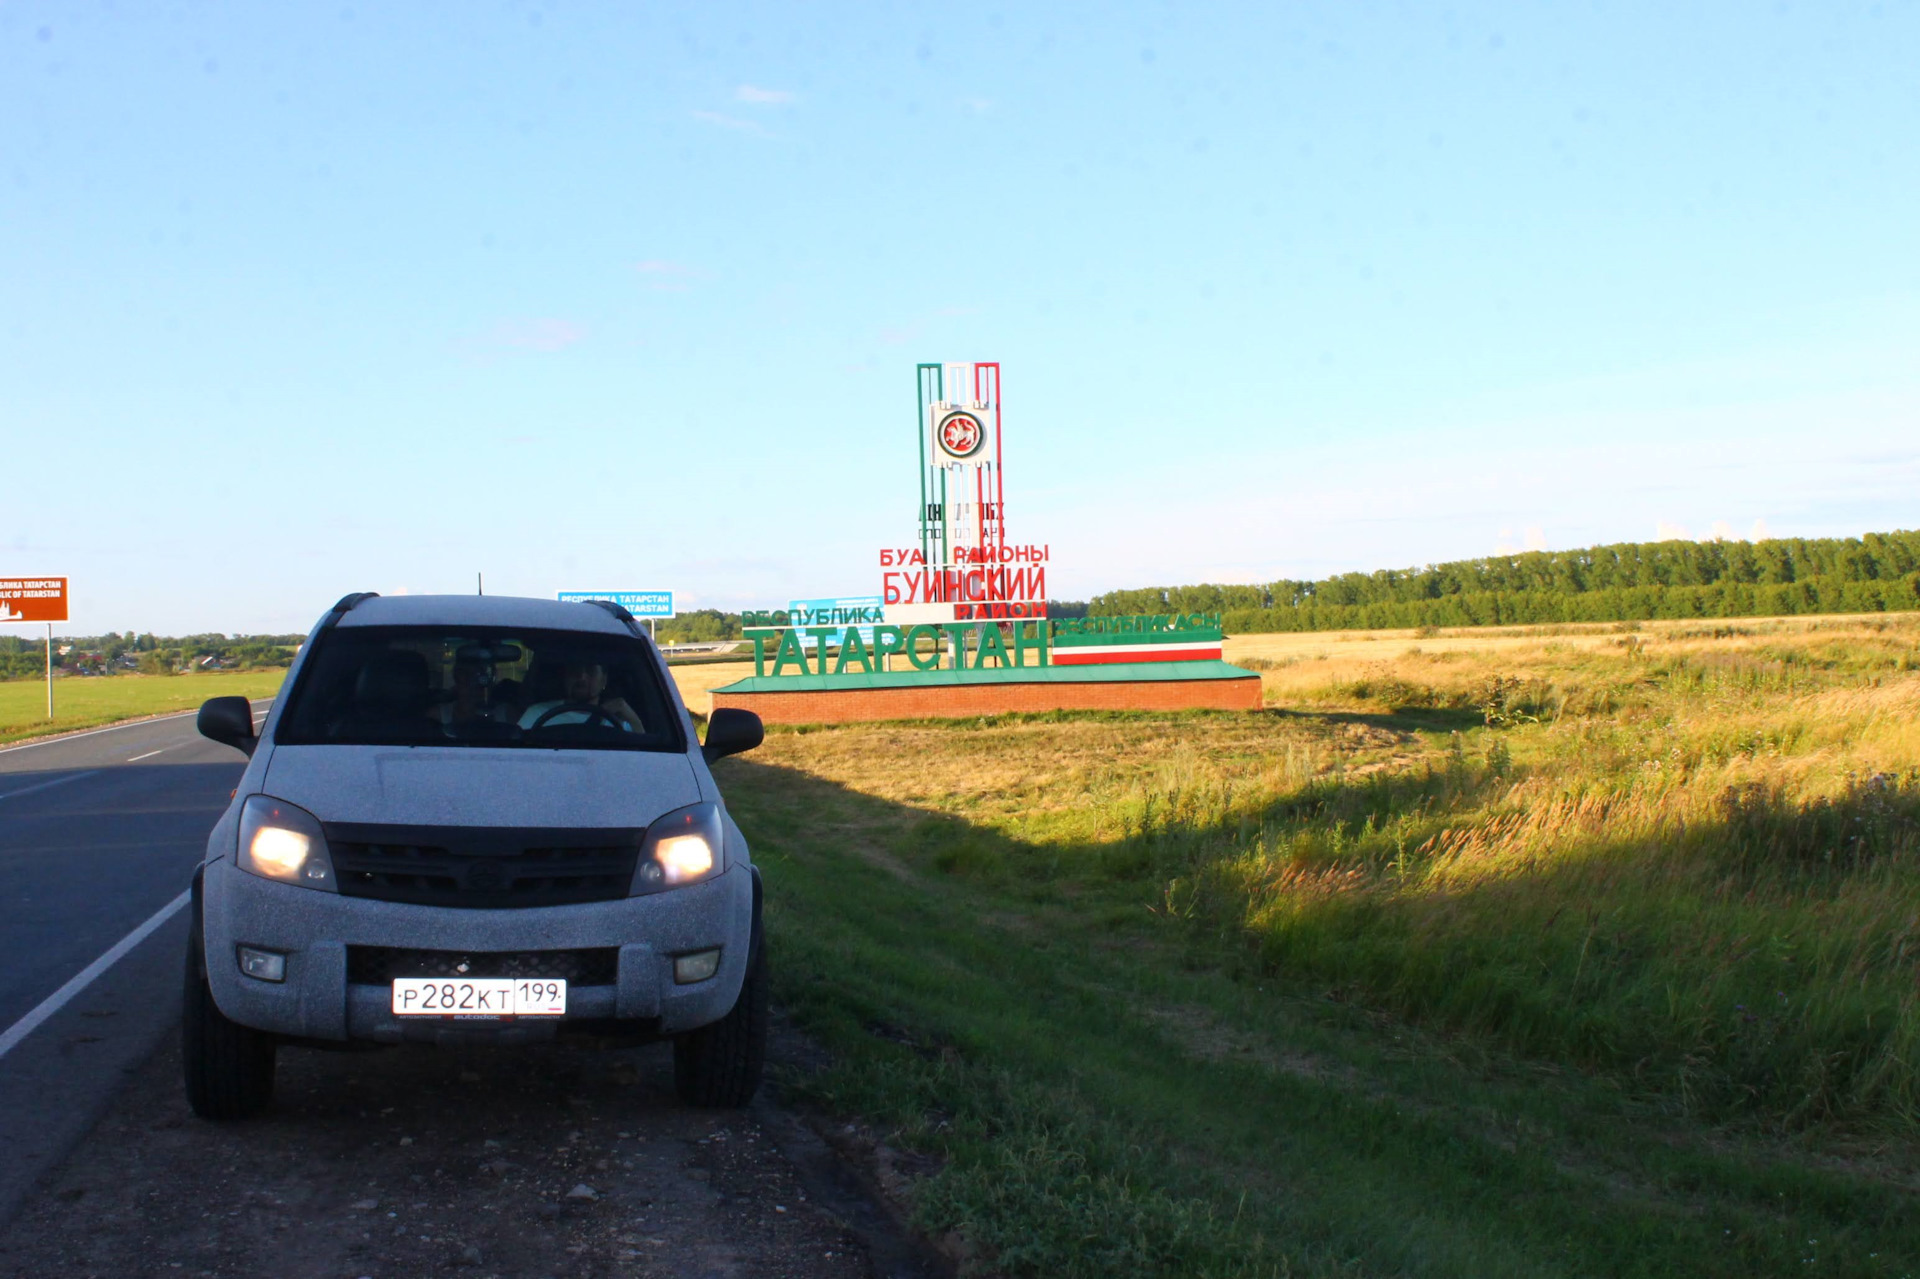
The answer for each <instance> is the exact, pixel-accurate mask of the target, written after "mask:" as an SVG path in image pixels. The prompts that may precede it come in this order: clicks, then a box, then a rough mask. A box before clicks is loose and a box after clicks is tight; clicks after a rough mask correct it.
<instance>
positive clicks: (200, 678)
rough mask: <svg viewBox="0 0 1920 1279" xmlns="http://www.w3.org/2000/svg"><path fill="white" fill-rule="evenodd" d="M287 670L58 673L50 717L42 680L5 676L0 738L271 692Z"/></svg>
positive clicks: (96, 724)
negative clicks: (92, 675)
mask: <svg viewBox="0 0 1920 1279" xmlns="http://www.w3.org/2000/svg"><path fill="white" fill-rule="evenodd" d="M286 674H287V673H286V671H285V670H278V669H276V670H259V671H208V672H206V673H205V674H195V675H105V676H99V677H96V678H79V677H72V678H61V679H56V680H54V681H53V719H52V720H51V721H49V720H48V719H47V686H46V683H45V682H44V681H41V680H7V681H4V682H0V742H13V741H21V740H24V739H26V738H30V737H41V736H44V735H46V734H48V733H66V732H71V731H73V730H74V729H79V728H98V727H100V726H101V725H104V724H113V723H118V722H119V721H121V720H126V719H139V718H142V717H143V716H148V715H166V714H170V713H172V712H175V711H188V710H193V709H195V708H196V707H198V706H199V705H200V703H201V702H204V701H206V700H207V699H208V698H209V697H227V696H242V697H253V698H260V697H271V696H273V694H274V693H276V692H277V691H279V688H280V681H281V680H283V679H285V678H286Z"/></svg>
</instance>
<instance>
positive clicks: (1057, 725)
mask: <svg viewBox="0 0 1920 1279" xmlns="http://www.w3.org/2000/svg"><path fill="white" fill-rule="evenodd" d="M1913 639H1914V627H1913V626H1912V624H1911V623H1909V624H1908V625H1907V626H1906V627H1905V628H1904V629H1895V630H1893V631H1891V632H1889V631H1888V630H1887V629H1886V628H1880V629H1879V630H1877V631H1876V630H1868V631H1863V632H1862V633H1860V634H1832V633H1821V634H1812V633H1808V634H1806V635H1804V636H1803V637H1802V638H1801V640H1799V641H1793V640H1783V639H1782V638H1780V637H1779V636H1768V637H1765V639H1764V641H1763V642H1764V644H1765V646H1766V650H1767V651H1750V650H1751V649H1752V647H1753V637H1743V636H1738V635H1732V634H1729V635H1726V636H1712V635H1708V636H1702V637H1687V638H1686V642H1685V643H1684V644H1679V643H1675V644H1671V645H1668V644H1666V642H1665V641H1660V642H1659V643H1656V644H1654V645H1653V648H1652V651H1647V650H1646V648H1645V647H1644V646H1634V647H1630V648H1628V647H1623V648H1622V649H1620V650H1617V651H1611V652H1595V651H1592V650H1573V649H1564V648H1561V647H1559V646H1556V645H1552V644H1548V645H1545V646H1543V647H1541V648H1540V649H1538V650H1535V651H1530V652H1528V653H1522V654H1518V655H1516V654H1515V653H1514V652H1512V651H1508V652H1506V653H1505V654H1504V655H1503V656H1502V657H1501V658H1500V659H1499V660H1500V663H1502V664H1503V665H1502V667H1501V668H1500V669H1499V670H1497V671H1495V672H1494V673H1495V674H1497V675H1498V676H1499V679H1500V680H1501V684H1500V685H1499V687H1497V688H1491V689H1490V688H1489V686H1488V683H1487V677H1488V674H1489V669H1488V667H1487V665H1486V663H1483V662H1479V661H1477V660H1462V661H1458V662H1456V661H1452V660H1448V661H1445V662H1436V661H1434V660H1432V656H1431V655H1429V656H1427V657H1424V658H1423V657H1421V656H1420V655H1419V654H1417V652H1416V653H1414V654H1412V655H1410V656H1409V657H1407V658H1406V659H1405V660H1404V661H1401V662H1398V663H1394V664H1392V668H1391V669H1386V670H1378V671H1373V672H1371V673H1370V675H1369V680H1370V684H1369V688H1368V690H1367V691H1366V692H1365V693H1356V692H1355V690H1354V689H1353V688H1352V687H1345V688H1332V687H1329V688H1328V689H1326V690H1323V692H1322V693H1320V694H1318V695H1317V696H1316V697H1312V698H1304V699H1302V703H1303V704H1300V705H1296V706H1295V707H1293V708H1292V709H1289V710H1286V711H1277V712H1269V713H1267V714H1263V715H1254V716H1245V715H1218V714H1204V713H1202V714H1190V715H1178V716H1132V717H1127V716H1032V717H1024V716H1009V717H1000V718H997V719H995V720H991V721H971V722H966V723H961V724H951V723H949V724H935V723H922V724H893V725H873V726H850V727H843V728H816V729H810V730H804V731H774V732H772V733H770V735H769V739H768V743H767V746H766V747H765V748H763V750H762V751H761V752H758V753H756V754H755V755H753V756H749V757H745V758H743V759H740V760H735V761H729V762H728V763H726V764H724V765H722V766H721V767H722V768H723V769H724V770H726V771H725V775H723V778H722V784H723V785H724V786H725V787H726V788H727V791H728V796H729V802H730V804H731V806H732V807H733V809H734V810H735V812H736V815H737V816H738V817H739V820H740V822H741V824H742V826H743V827H744V828H745V829H746V831H747V833H748V835H749V837H750V838H751V839H753V840H754V846H755V851H756V858H757V859H758V860H759V861H760V862H761V864H762V865H763V868H764V870H765V873H766V876H767V880H768V902H769V906H768V910H769V914H768V920H769V930H770V935H771V937H772V940H773V944H774V945H775V947H776V950H775V957H776V974H777V976H776V980H777V987H778V993H779V997H780V999H781V1001H782V1002H783V1004H784V1006H786V1007H787V1008H788V1009H789V1010H790V1011H791V1012H792V1013H793V1014H794V1015H795V1016H796V1018H797V1019H798V1020H799V1021H800V1022H801V1023H802V1024H803V1025H804V1026H806V1027H807V1028H808V1029H809V1030H811V1031H812V1032H813V1033H814V1034H815V1035H816V1036H817V1037H818V1038H819V1039H820V1040H821V1041H822V1042H823V1043H824V1044H825V1045H826V1046H827V1047H828V1048H829V1049H830V1051H831V1054H832V1059H833V1064H832V1066H831V1067H830V1068H828V1069H826V1070H825V1071H824V1072H822V1073H819V1074H816V1075H809V1076H798V1077H796V1078H794V1079H792V1080H790V1081H789V1082H790V1084H791V1085H792V1086H794V1087H796V1088H799V1089H801V1090H802V1091H803V1092H805V1093H806V1094H808V1095H809V1096H811V1097H812V1098H813V1099H814V1100H815V1102H816V1103H817V1104H819V1105H821V1106H823V1107H825V1108H826V1109H828V1110H830V1111H832V1112H834V1113H836V1114H840V1115H843V1116H847V1117H849V1118H852V1119H856V1120H859V1121H862V1122H864V1123H865V1124H867V1125H868V1126H869V1127H870V1129H871V1130H872V1131H873V1132H874V1133H875V1134H876V1135H877V1136H878V1137H879V1139H880V1140H882V1141H883V1142H884V1143H885V1144H886V1145H888V1146H889V1147H891V1148H893V1149H895V1150H898V1151H900V1152H902V1153H901V1154H900V1155H899V1157H898V1159H897V1161H896V1166H899V1167H903V1168H905V1169H907V1170H908V1171H909V1172H910V1174H911V1176H910V1177H909V1179H908V1182H907V1183H906V1184H907V1190H906V1193H907V1194H908V1195H909V1197H910V1198H911V1201H912V1203H913V1206H914V1210H915V1211H916V1212H917V1213H918V1214H919V1217H920V1220H921V1222H922V1223H923V1225H925V1227H926V1228H927V1229H928V1230H929V1231H931V1232H933V1233H934V1234H935V1235H946V1234H948V1233H949V1232H952V1234H953V1236H954V1237H956V1238H959V1239H963V1240H964V1241H965V1242H966V1246H968V1247H970V1248H971V1249H973V1250H974V1251H973V1253H972V1256H973V1258H974V1259H973V1261H972V1262H971V1263H970V1268H971V1269H972V1270H974V1271H976V1272H979V1273H989V1272H995V1271H997V1272H1000V1273H1006V1274H1010V1275H1054V1274H1062V1275H1068V1274H1083V1275H1096V1274H1113V1273H1129V1274H1163V1275H1281V1274H1348V1273H1354V1274H1422V1275H1476V1276H1477V1275H1553V1274H1565V1275H1637V1274H1640V1275H1667V1274H1707V1275H1722V1274H1723V1275H1753V1274H1785V1273H1789V1272H1791V1273H1796V1274H1863V1275H1900V1274H1907V1273H1910V1272H1911V1271H1912V1270H1913V1269H1914V1268H1915V1267H1916V1266H1917V1265H1920V1223H1916V1221H1915V1219H1914V1215H1913V1213H1912V1208H1913V1193H1912V1191H1913V1188H1914V1187H1915V1186H1916V1185H1920V1160H1916V1157H1915V1154H1914V1151H1915V1150H1916V1148H1917V1147H1916V1142H1915V1140H1914V1138H1915V1136H1916V1134H1915V1131H1914V1130H1915V1113H1914V1112H1915V1106H1914V1097H1915V1083H1914V1081H1915V1072H1916V1068H1917V1067H1916V1063H1917V1062H1920V1053H1917V1052H1916V1047H1920V1045H1916V1018H1915V1016H1914V1003H1915V998H1916V992H1915V985H1914V981H1915V972H1916V950H1917V949H1920V935H1916V933H1915V931H1914V930H1915V928H1916V927H1920V925H1916V924H1915V923H1914V920H1915V919H1920V866H1917V865H1916V863H1917V862H1920V856H1917V854H1920V793H1917V791H1916V786H1915V782H1914V780H1913V778H1912V776H1911V769H1912V767H1913V765H1914V763H1915V762H1916V760H1920V729H1916V727H1915V719H1916V717H1915V715H1914V709H1915V707H1916V706H1920V678H1914V677H1911V676H1910V675H1909V674H1908V672H1909V671H1910V670H1911V669H1912V666H1911V665H1909V664H1907V663H1905V661H1904V656H1905V655H1907V654H1910V653H1911V652H1912V651H1913ZM1716 646H1720V647H1719V648H1716ZM1409 690H1412V691H1411V692H1409ZM1401 699H1404V700H1405V702H1406V703H1407V704H1405V705H1396V704H1395V702H1396V701H1397V700H1401Z"/></svg>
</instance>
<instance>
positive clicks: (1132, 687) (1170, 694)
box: [708, 675, 1260, 724]
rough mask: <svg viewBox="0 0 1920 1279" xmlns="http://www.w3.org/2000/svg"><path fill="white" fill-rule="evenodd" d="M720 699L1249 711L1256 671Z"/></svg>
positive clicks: (831, 720)
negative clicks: (1136, 679) (1128, 680)
mask: <svg viewBox="0 0 1920 1279" xmlns="http://www.w3.org/2000/svg"><path fill="white" fill-rule="evenodd" d="M722 706H737V707H739V708H740V709H742V710H749V711H752V712H753V713H754V714H756V715H758V716H759V717H760V718H761V719H762V720H764V721H766V722H767V723H769V724H851V723H855V722H858V721H860V720H872V719H921V718H929V717H935V716H939V717H948V718H952V717H961V716H967V715H1001V714H1005V713H1007V712H1009V711H1187V710H1218V711H1257V710H1259V709H1260V677H1259V676H1258V675H1248V676H1247V678H1245V679H1195V680H1141V681H1139V682H1137V683H1119V682H1105V683H1087V684H1076V683H1064V682H1061V683H1056V682H1052V681H1049V682H1047V683H1044V684H950V685H945V686H935V687H904V688H856V689H842V690H835V691H832V692H813V693H722V692H716V693H713V694H712V695H711V704H710V706H709V708H708V709H709V712H711V711H713V710H718V709H719V708H720V707H722Z"/></svg>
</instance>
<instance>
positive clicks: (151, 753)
mask: <svg viewBox="0 0 1920 1279" xmlns="http://www.w3.org/2000/svg"><path fill="white" fill-rule="evenodd" d="M170 749H172V748H171V747H167V746H162V747H161V748H160V750H157V751H148V752H147V753H146V754H144V755H135V756H134V757H133V758H132V759H129V760H128V761H127V763H129V764H138V763H139V762H140V761H141V760H143V759H152V758H153V757H154V756H155V755H158V754H160V753H161V752H163V751H167V750H170Z"/></svg>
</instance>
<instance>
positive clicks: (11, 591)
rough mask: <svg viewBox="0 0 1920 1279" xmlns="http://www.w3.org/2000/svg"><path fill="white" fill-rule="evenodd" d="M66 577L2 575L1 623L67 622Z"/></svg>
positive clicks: (0, 581) (0, 582) (0, 593)
mask: <svg viewBox="0 0 1920 1279" xmlns="http://www.w3.org/2000/svg"><path fill="white" fill-rule="evenodd" d="M67 620H68V618H67V579H66V578H64V577H0V622H64V621H67Z"/></svg>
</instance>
